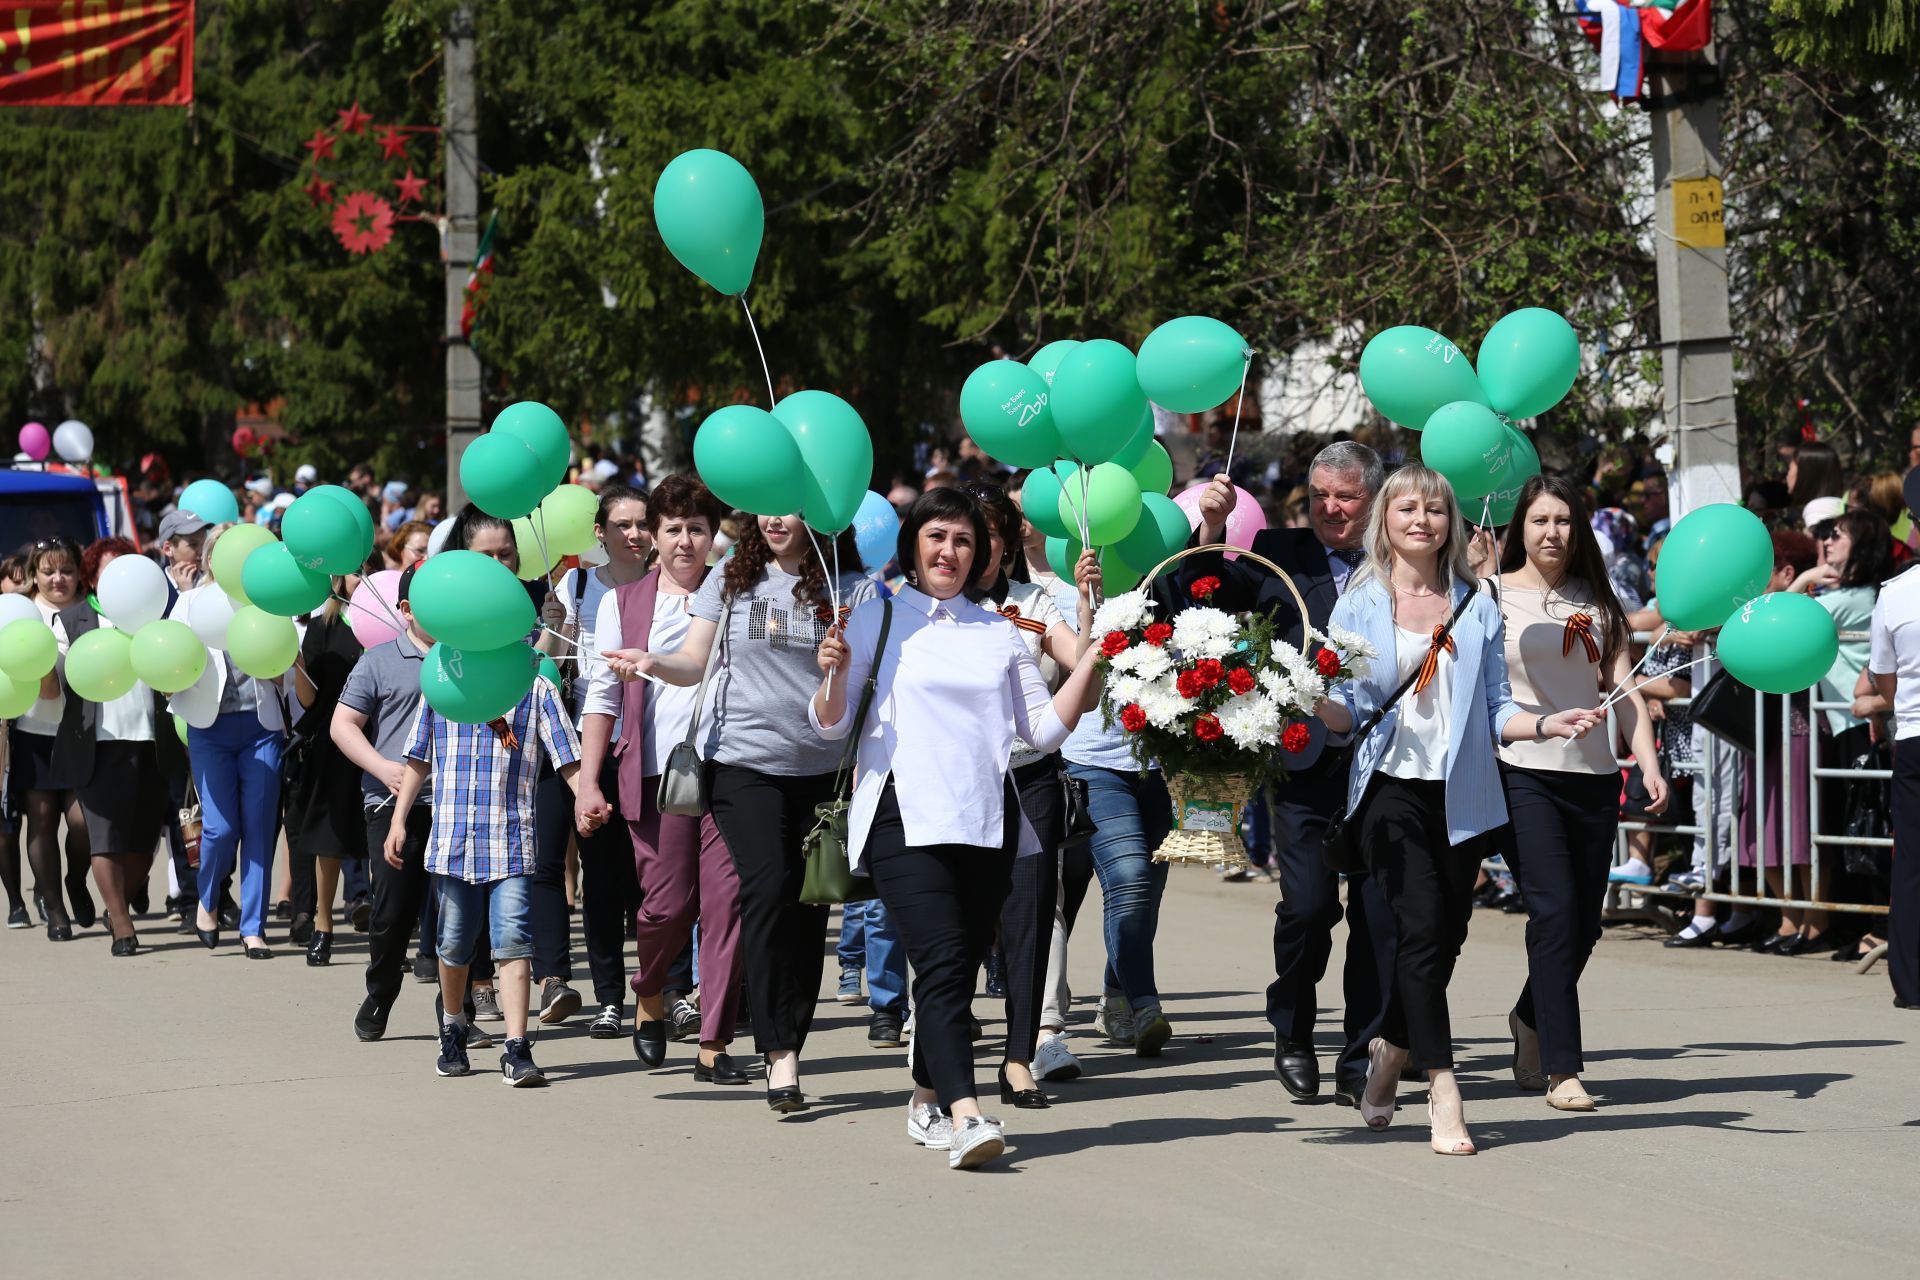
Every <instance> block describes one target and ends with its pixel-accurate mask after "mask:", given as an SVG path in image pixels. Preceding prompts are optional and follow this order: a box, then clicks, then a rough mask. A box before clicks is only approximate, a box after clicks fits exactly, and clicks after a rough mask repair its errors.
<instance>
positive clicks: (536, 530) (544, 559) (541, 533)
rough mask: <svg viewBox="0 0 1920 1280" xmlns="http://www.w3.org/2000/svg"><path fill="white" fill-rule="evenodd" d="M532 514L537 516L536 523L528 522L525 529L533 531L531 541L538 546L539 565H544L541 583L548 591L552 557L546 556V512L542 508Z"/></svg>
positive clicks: (550, 582) (551, 582) (550, 581)
mask: <svg viewBox="0 0 1920 1280" xmlns="http://www.w3.org/2000/svg"><path fill="white" fill-rule="evenodd" d="M533 514H534V515H536V516H539V517H540V519H539V521H538V523H536V522H534V521H532V520H529V521H527V527H528V528H529V529H532V530H533V540H534V541H535V542H537V543H539V544H540V563H542V564H544V565H546V567H547V569H546V573H545V574H544V575H543V579H542V580H543V581H544V582H545V583H546V584H547V587H548V589H549V590H551V589H552V587H553V557H552V556H550V555H548V554H547V512H546V509H545V508H544V507H535V508H534V509H533Z"/></svg>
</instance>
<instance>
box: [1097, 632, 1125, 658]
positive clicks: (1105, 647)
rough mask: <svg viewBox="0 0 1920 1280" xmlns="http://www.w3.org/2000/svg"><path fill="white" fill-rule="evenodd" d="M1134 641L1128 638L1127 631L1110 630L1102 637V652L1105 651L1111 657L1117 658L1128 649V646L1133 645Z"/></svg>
mask: <svg viewBox="0 0 1920 1280" xmlns="http://www.w3.org/2000/svg"><path fill="white" fill-rule="evenodd" d="M1132 643H1133V642H1132V641H1131V640H1129V639H1127V633H1126V632H1124V631H1109V632H1107V634H1106V635H1105V636H1104V637H1102V638H1101V641H1100V652H1101V653H1104V654H1105V655H1106V656H1107V657H1109V658H1117V657H1119V656H1120V655H1121V654H1123V653H1125V652H1126V651H1127V648H1128V646H1129V645H1131V644H1132Z"/></svg>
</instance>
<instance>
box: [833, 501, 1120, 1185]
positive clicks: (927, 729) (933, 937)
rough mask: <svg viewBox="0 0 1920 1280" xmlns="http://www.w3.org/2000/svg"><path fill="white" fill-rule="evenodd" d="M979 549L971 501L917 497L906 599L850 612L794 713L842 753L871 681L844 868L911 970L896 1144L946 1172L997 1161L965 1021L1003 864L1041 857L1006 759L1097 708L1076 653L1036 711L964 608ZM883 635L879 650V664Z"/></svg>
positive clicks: (1020, 670)
mask: <svg viewBox="0 0 1920 1280" xmlns="http://www.w3.org/2000/svg"><path fill="white" fill-rule="evenodd" d="M989 545H990V535H989V533H988V530H987V521H986V517H985V516H984V515H983V514H982V513H981V510H980V505H979V503H978V502H976V501H975V500H974V499H973V498H971V497H969V496H967V495H966V494H964V493H961V492H959V491H957V490H953V489H934V490H931V491H929V492H927V493H926V494H923V495H922V496H921V497H920V498H919V500H918V501H916V502H915V503H914V504H913V509H912V510H911V511H909V512H908V514H907V518H906V521H905V523H904V524H903V525H902V526H901V529H900V541H899V560H900V564H901V565H902V567H903V568H904V569H905V570H906V576H907V581H908V585H907V586H904V587H902V588H901V591H900V594H899V595H898V596H897V597H896V598H895V599H893V600H891V601H869V602H868V603H866V604H864V605H861V606H860V607H859V608H858V609H856V610H854V612H853V615H852V617H851V618H849V619H848V621H847V624H846V626H845V628H844V630H842V629H838V628H836V629H835V631H834V632H833V633H831V634H830V635H829V636H828V637H827V639H826V640H825V641H824V642H823V643H822V644H821V646H820V652H819V665H820V669H821V671H822V672H823V673H824V678H823V680H822V681H821V684H820V688H819V690H818V692H817V693H815V695H814V697H813V698H812V700H811V701H810V702H809V703H808V706H807V716H808V719H809V720H810V721H811V722H812V723H813V726H814V728H815V729H816V730H817V731H818V732H819V734H820V736H821V737H823V738H828V739H838V738H843V737H845V736H846V735H847V734H848V733H849V732H851V731H854V730H855V726H854V725H853V723H852V720H853V711H854V708H855V706H856V705H857V699H858V691H859V689H860V688H861V686H863V685H864V684H865V683H866V681H867V678H868V674H869V672H873V673H874V674H875V678H876V684H875V691H874V699H873V705H872V708H871V709H870V711H869V712H868V716H867V721H866V723H865V724H863V725H861V726H859V727H858V734H859V738H858V741H859V755H858V776H859V782H858V784H857V785H856V787H855V789H854V794H853V804H852V809H851V812H850V814H849V827H850V836H849V841H848V850H847V853H848V857H849V859H850V861H851V862H852V865H853V869H854V870H855V871H856V872H865V873H866V874H867V875H870V876H871V877H872V878H873V882H874V887H875V888H876V889H877V890H878V891H879V894H880V900H881V901H882V902H883V903H885V904H886V908H887V911H888V913H889V914H890V915H891V916H892V917H893V920H894V923H895V926H896V927H897V928H898V930H899V932H900V937H901V940H902V941H904V942H905V943H906V947H907V957H908V959H909V960H910V961H912V964H913V969H914V982H913V995H914V1004H915V1019H916V1026H917V1030H916V1032H915V1036H914V1052H913V1077H914V1090H913V1098H912V1100H911V1102H910V1103H909V1104H908V1107H907V1135H908V1136H909V1137H910V1138H912V1139H913V1140H914V1141H915V1142H918V1143H920V1144H921V1145H922V1146H928V1147H933V1148H937V1149H946V1150H947V1152H948V1164H949V1166H950V1167H952V1168H955V1169H968V1168H973V1167H975V1166H977V1165H980V1164H983V1163H985V1162H986V1161H988V1160H991V1159H992V1158H993V1157H995V1156H997V1155H999V1154H1000V1152H1001V1151H1002V1150H1004V1149H1005V1145H1006V1144H1005V1138H1004V1135H1003V1134H1002V1131H1001V1128H1000V1124H999V1122H998V1121H996V1120H992V1119H989V1118H987V1117H986V1116H984V1115H982V1114H981V1111H980V1104H979V1101H978V1100H977V1098H976V1096H975V1090H974V1081H973V1045H972V1034H971V1033H972V1015H971V1012H970V1006H971V999H972V995H973V988H974V980H975V977H976V975H977V974H978V973H979V970H980V965H981V963H982V962H983V961H984V960H985V959H986V954H987V947H988V946H989V944H990V943H991V942H992V941H993V930H994V925H995V923H996V922H997V921H998V919H999V917H1000V910H1001V906H1002V904H1003V903H1004V902H1005V901H1006V897H1007V891H1008V885H1009V881H1010V878H1011V875H1012V863H1013V858H1014V856H1015V854H1016V851H1018V852H1020V853H1030V852H1033V851H1035V850H1037V849H1038V844H1037V843H1036V842H1035V840H1034V837H1033V831H1032V828H1031V827H1029V826H1028V825H1027V823H1026V821H1025V819H1024V817H1023V816H1022V814H1021V811H1020V804H1019V798H1018V795H1017V793H1016V792H1015V790H1014V787H1013V781H1012V779H1011V778H1010V777H1009V776H1008V772H1007V761H1008V757H1009V754H1010V752H1011V751H1012V749H1013V744H1014V741H1015V739H1016V738H1018V739H1019V740H1021V741H1024V742H1026V743H1027V744H1028V745H1030V746H1032V747H1034V748H1035V749H1037V750H1040V751H1053V750H1056V749H1058V748H1059V746H1060V744H1061V743H1062V742H1063V741H1065V740H1066V736H1067V734H1068V733H1070V732H1071V731H1072V729H1073V726H1074V725H1075V724H1077V723H1078V722H1079V720H1080V716H1081V714H1082V713H1083V712H1085V711H1086V710H1087V709H1088V708H1090V707H1092V705H1093V704H1094V702H1095V700H1096V699H1097V698H1098V686H1097V685H1096V683H1095V672H1096V667H1095V665H1094V663H1093V662H1092V661H1091V660H1090V658H1089V657H1088V656H1087V655H1086V654H1082V655H1081V661H1080V662H1079V664H1078V665H1077V666H1076V668H1075V670H1074V672H1073V674H1072V675H1070V676H1069V677H1068V678H1067V680H1066V682H1065V683H1064V684H1063V685H1062V686H1061V689H1060V692H1059V693H1058V694H1054V695H1052V696H1051V697H1049V694H1048V690H1047V685H1046V680H1045V678H1044V677H1043V676H1042V675H1041V674H1040V665H1039V663H1038V662H1036V661H1035V660H1034V657H1033V655H1032V653H1030V652H1029V651H1028V649H1027V646H1026V642H1025V641H1023V640H1022V639H1021V638H1020V632H1019V631H1018V630H1016V629H1015V628H1013V627H1010V626H1008V625H1007V624H1006V621H1005V620H1004V619H1003V618H1001V617H1000V616H999V615H997V614H995V613H993V612H991V611H989V610H988V609H986V608H985V607H983V606H981V605H979V604H976V603H974V602H973V601H971V600H969V599H967V598H966V595H965V592H966V589H967V587H968V585H969V584H970V583H971V582H972V581H973V579H974V576H975V568H976V565H977V562H978V560H979V558H980V557H981V556H982V555H984V554H985V553H986V552H987V550H988V547H989ZM883 621H884V623H885V625H886V630H887V640H886V646H885V651H884V652H879V653H876V649H877V648H878V647H879V638H880V631H881V628H882V625H883Z"/></svg>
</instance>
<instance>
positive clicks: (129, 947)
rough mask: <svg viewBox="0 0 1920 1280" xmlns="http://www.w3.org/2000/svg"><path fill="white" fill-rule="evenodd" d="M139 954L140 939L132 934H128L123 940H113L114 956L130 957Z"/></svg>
mask: <svg viewBox="0 0 1920 1280" xmlns="http://www.w3.org/2000/svg"><path fill="white" fill-rule="evenodd" d="M139 953H140V939H139V938H137V937H135V936H134V935H133V934H131V933H130V934H128V935H127V936H126V937H124V938H115V939H114V940H113V954H115V955H116V956H131V955H138V954H139Z"/></svg>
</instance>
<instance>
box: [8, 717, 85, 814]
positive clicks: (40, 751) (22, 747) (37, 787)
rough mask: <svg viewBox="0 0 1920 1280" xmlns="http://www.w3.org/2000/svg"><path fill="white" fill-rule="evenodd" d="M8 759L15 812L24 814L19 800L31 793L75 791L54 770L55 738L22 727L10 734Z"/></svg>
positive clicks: (71, 785)
mask: <svg viewBox="0 0 1920 1280" xmlns="http://www.w3.org/2000/svg"><path fill="white" fill-rule="evenodd" d="M8 745H9V746H10V747H11V748H12V749H11V750H10V751H9V752H8V755H7V759H8V765H7V794H8V795H9V796H12V797H15V799H14V802H13V810H14V812H15V813H18V812H20V807H21V806H20V801H19V799H18V797H20V796H23V795H25V794H26V793H27V792H29V791H71V790H73V783H72V782H70V781H68V780H67V778H66V777H65V776H64V775H63V774H61V773H59V772H57V771H55V769H54V767H53V735H52V734H50V733H29V732H28V731H27V730H25V729H22V728H21V727H20V726H19V725H17V724H16V725H14V726H13V728H12V729H11V730H10V731H9V740H8Z"/></svg>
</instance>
